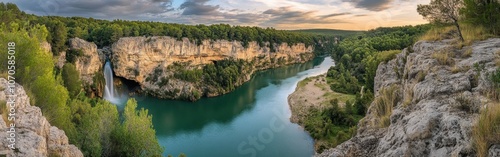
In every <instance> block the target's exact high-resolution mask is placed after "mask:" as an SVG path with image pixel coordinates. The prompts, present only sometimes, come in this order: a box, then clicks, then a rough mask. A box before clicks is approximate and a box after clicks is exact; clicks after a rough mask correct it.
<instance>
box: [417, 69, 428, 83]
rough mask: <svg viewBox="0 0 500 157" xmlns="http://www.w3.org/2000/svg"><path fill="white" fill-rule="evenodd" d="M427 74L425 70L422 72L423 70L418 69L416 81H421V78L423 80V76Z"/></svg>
mask: <svg viewBox="0 0 500 157" xmlns="http://www.w3.org/2000/svg"><path fill="white" fill-rule="evenodd" d="M426 75H427V72H424V71H419V72H418V73H417V77H416V78H417V82H422V81H423V80H425V76H426Z"/></svg>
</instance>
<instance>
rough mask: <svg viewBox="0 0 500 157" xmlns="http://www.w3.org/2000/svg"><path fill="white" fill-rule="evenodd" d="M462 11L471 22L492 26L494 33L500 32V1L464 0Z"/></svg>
mask: <svg viewBox="0 0 500 157" xmlns="http://www.w3.org/2000/svg"><path fill="white" fill-rule="evenodd" d="M460 13H461V14H462V15H463V16H465V20H466V21H467V22H470V23H474V24H480V25H483V26H485V27H487V28H490V29H491V31H492V32H493V34H498V33H500V32H499V31H500V20H499V19H500V2H498V1H495V0H464V8H463V9H462V10H460Z"/></svg>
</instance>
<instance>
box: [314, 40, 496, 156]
mask: <svg viewBox="0 0 500 157" xmlns="http://www.w3.org/2000/svg"><path fill="white" fill-rule="evenodd" d="M449 42H450V41H440V42H426V41H421V42H418V43H416V44H415V45H414V46H413V48H410V49H405V50H403V52H402V53H401V54H398V55H397V57H396V58H395V59H393V60H391V61H389V62H388V63H381V64H380V65H379V66H378V69H377V73H376V77H375V87H374V89H375V95H376V97H380V96H381V93H380V91H381V90H382V89H384V88H388V87H390V86H396V87H397V88H398V89H399V91H402V92H401V93H402V94H401V97H400V100H399V101H398V102H397V103H396V106H394V108H393V110H392V114H391V116H390V125H389V126H388V127H385V128H381V127H379V126H377V124H378V123H380V121H379V119H378V118H377V116H376V113H375V112H376V111H375V110H374V106H375V103H372V104H371V105H370V107H369V109H368V113H367V115H366V117H365V118H364V119H363V120H361V121H360V123H359V124H358V131H357V134H356V136H354V137H353V138H351V139H350V140H348V141H346V142H344V143H342V144H341V145H339V146H337V147H336V148H332V149H329V150H327V151H325V152H323V153H322V154H316V156H320V157H326V156H333V157H337V156H359V157H373V156H381V157H392V156H394V157H395V156H398V157H399V156H436V157H437V156H475V152H474V149H473V146H472V142H471V128H472V126H473V125H474V124H475V122H476V121H477V117H478V115H479V110H480V109H481V108H483V107H484V106H487V105H488V104H491V101H490V100H489V99H488V98H486V97H485V95H486V94H484V93H485V92H486V91H487V90H488V88H489V86H490V85H489V81H488V73H490V72H493V71H494V70H495V69H496V65H495V64H498V63H495V62H498V59H500V55H499V54H498V53H499V51H500V39H498V38H496V39H488V40H485V41H480V42H476V43H474V44H473V45H472V46H469V47H464V48H463V49H461V50H457V49H456V48H453V47H452V44H450V43H449ZM468 50H469V52H470V51H471V52H472V54H471V55H470V56H468V55H467V51H468ZM447 52H449V60H448V61H449V62H450V63H449V64H443V63H442V62H440V61H438V60H437V59H435V58H437V57H436V55H433V54H438V53H441V54H443V53H447ZM495 60H496V61H495ZM476 63H477V65H480V66H476V67H481V65H484V68H475V66H474V64H476ZM476 69H478V70H476ZM478 71H481V72H480V74H479V75H478V73H477V72H478ZM464 106H467V107H464ZM498 152H500V148H499V147H498V145H496V146H492V147H490V150H489V153H490V154H493V156H495V154H496V155H498V154H499V153H498Z"/></svg>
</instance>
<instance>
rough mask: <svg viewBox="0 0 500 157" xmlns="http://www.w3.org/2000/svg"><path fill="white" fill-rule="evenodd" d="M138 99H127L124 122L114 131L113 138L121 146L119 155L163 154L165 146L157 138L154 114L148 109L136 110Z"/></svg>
mask: <svg viewBox="0 0 500 157" xmlns="http://www.w3.org/2000/svg"><path fill="white" fill-rule="evenodd" d="M136 108H137V101H136V100H135V99H130V100H128V101H127V104H126V106H125V111H124V112H123V118H124V121H123V124H122V126H121V127H120V128H119V129H118V130H117V131H115V132H114V135H113V138H114V139H115V141H117V146H119V148H118V151H120V154H119V155H118V156H161V154H162V152H163V148H162V147H161V146H160V144H159V143H158V139H156V135H155V130H154V129H153V122H152V116H150V115H148V110H145V109H144V108H141V110H139V111H136Z"/></svg>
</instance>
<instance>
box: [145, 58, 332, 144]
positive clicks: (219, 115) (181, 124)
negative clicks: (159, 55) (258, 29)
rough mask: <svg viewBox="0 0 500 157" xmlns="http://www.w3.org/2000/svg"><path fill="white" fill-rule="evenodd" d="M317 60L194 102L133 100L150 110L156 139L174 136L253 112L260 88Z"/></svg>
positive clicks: (259, 75)
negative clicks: (226, 92) (217, 95)
mask: <svg viewBox="0 0 500 157" xmlns="http://www.w3.org/2000/svg"><path fill="white" fill-rule="evenodd" d="M323 60H324V58H316V59H314V60H313V61H309V62H306V63H304V64H295V65H290V66H285V67H281V68H276V69H270V70H265V71H261V72H257V73H256V74H255V75H254V76H253V78H252V79H251V80H250V81H249V82H247V83H245V84H243V85H242V86H241V87H239V88H237V89H236V90H235V91H233V92H231V93H228V94H225V95H222V96H219V97H215V98H203V99H201V100H199V101H197V102H184V101H174V100H162V99H157V98H151V97H136V99H137V100H138V103H139V108H141V107H144V108H146V109H149V113H150V114H152V115H153V124H154V127H155V129H156V134H157V136H162V137H164V136H167V137H168V136H174V135H176V134H179V133H184V134H185V133H193V132H199V131H201V130H202V129H203V128H204V127H205V126H207V125H210V124H213V123H216V124H227V123H229V122H231V121H232V120H233V119H234V118H236V117H238V116H239V115H240V114H242V113H244V112H245V111H248V110H250V109H252V108H253V107H254V106H255V102H256V93H257V91H258V90H259V89H262V88H264V87H267V86H269V85H270V84H274V85H278V86H279V85H280V84H281V83H282V80H284V79H286V78H289V77H293V76H296V75H297V74H298V73H299V72H302V71H305V70H307V69H311V68H313V67H314V66H317V65H319V64H321V63H322V62H323Z"/></svg>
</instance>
